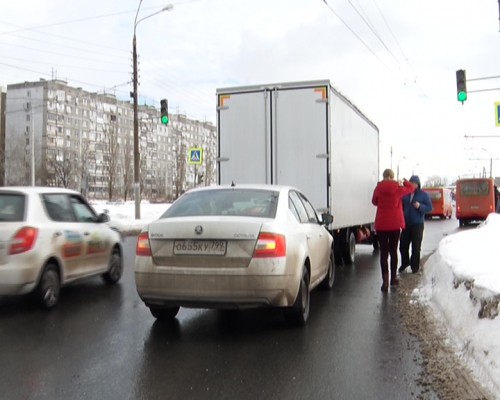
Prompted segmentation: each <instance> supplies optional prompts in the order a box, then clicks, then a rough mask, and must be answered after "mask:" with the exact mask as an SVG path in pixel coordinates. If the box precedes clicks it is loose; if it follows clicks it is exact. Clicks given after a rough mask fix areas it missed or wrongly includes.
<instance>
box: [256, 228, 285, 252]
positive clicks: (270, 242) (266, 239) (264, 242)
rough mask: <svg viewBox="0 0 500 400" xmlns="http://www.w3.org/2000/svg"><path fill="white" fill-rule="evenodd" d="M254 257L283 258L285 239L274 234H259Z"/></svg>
mask: <svg viewBox="0 0 500 400" xmlns="http://www.w3.org/2000/svg"><path fill="white" fill-rule="evenodd" d="M253 256H254V257H285V256H286V239H285V237H284V236H283V235H278V234H275V233H261V234H260V235H259V238H258V239H257V245H256V246H255V250H254V252H253Z"/></svg>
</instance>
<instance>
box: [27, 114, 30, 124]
mask: <svg viewBox="0 0 500 400" xmlns="http://www.w3.org/2000/svg"><path fill="white" fill-rule="evenodd" d="M30 120H31V118H30V115H29V114H26V122H29V121H30Z"/></svg>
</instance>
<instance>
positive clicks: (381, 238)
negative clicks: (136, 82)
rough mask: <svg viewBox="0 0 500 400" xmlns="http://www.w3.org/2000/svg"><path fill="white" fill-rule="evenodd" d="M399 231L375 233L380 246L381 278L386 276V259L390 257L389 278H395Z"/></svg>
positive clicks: (387, 270)
mask: <svg viewBox="0 0 500 400" xmlns="http://www.w3.org/2000/svg"><path fill="white" fill-rule="evenodd" d="M399 235H400V231H399V229H398V230H397V231H377V239H378V243H379V246H380V269H381V270H382V276H383V275H388V273H389V263H388V257H389V255H390V256H391V278H395V276H396V271H397V268H398V243H399Z"/></svg>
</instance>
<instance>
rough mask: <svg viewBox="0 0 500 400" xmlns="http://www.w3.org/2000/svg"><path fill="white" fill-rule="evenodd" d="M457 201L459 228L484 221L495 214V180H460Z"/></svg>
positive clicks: (458, 181) (457, 187)
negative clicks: (491, 214) (473, 222)
mask: <svg viewBox="0 0 500 400" xmlns="http://www.w3.org/2000/svg"><path fill="white" fill-rule="evenodd" d="M455 201H456V216H457V219H458V223H459V226H465V225H468V224H469V223H470V222H472V221H484V220H485V219H486V217H487V216H488V215H489V214H490V213H492V212H495V181H494V180H493V178H470V179H459V180H457V186H456V193H455Z"/></svg>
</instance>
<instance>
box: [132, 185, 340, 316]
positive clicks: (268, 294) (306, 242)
mask: <svg viewBox="0 0 500 400" xmlns="http://www.w3.org/2000/svg"><path fill="white" fill-rule="evenodd" d="M331 222H332V216H331V215H329V214H324V215H323V216H322V218H320V217H318V215H317V213H316V211H315V209H314V207H313V206H312V205H311V203H310V202H309V201H308V200H307V199H306V197H305V196H304V195H303V194H302V193H301V192H299V191H298V190H297V189H294V188H291V187H285V186H273V185H236V186H217V187H206V188H201V189H193V190H191V191H188V192H186V193H185V194H184V195H183V196H181V197H180V198H179V199H177V200H176V201H175V202H174V203H173V204H172V205H171V206H170V208H168V209H167V211H166V212H165V213H164V214H163V215H162V216H161V217H160V219H158V220H156V221H154V222H152V223H150V224H149V225H148V226H147V227H146V228H145V229H144V230H143V231H142V233H141V234H140V235H139V237H138V240H137V247H136V259H135V279H136V286H137V291H138V293H139V296H140V297H141V299H142V300H143V301H144V303H145V304H146V306H147V307H149V309H150V311H151V313H152V314H153V316H154V317H156V318H159V319H172V318H174V317H175V316H176V314H177V312H178V311H179V307H180V306H183V307H196V308H247V307H260V306H272V307H282V308H283V310H284V311H285V317H286V318H287V319H288V320H289V321H290V322H292V323H294V324H298V325H303V324H305V323H306V321H307V319H308V316H309V295H310V291H311V290H312V289H313V288H315V287H316V286H318V285H320V284H321V286H323V287H324V288H325V289H330V288H332V286H333V283H334V278H335V263H334V258H333V252H332V243H333V238H332V236H331V234H330V233H329V232H328V230H327V229H326V228H325V225H327V224H330V223H331Z"/></svg>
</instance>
